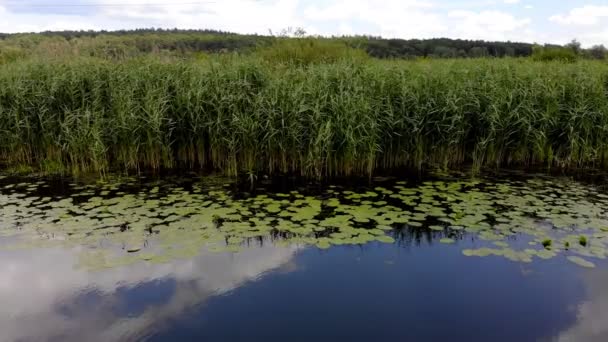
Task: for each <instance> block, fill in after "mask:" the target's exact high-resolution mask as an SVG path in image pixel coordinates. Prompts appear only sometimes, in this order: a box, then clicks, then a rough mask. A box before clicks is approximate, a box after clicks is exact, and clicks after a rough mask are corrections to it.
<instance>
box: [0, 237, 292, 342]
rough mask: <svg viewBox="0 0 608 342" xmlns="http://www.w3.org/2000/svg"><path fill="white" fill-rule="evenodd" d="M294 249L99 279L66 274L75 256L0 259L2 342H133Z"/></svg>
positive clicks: (284, 259)
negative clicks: (131, 341) (127, 341)
mask: <svg viewBox="0 0 608 342" xmlns="http://www.w3.org/2000/svg"><path fill="white" fill-rule="evenodd" d="M297 251H298V248H297V247H272V246H263V247H258V248H253V249H246V250H243V251H242V252H240V253H237V254H227V253H223V254H217V253H209V252H206V251H202V254H200V255H199V256H197V257H195V258H192V259H189V260H174V261H172V262H171V263H168V264H161V265H151V264H146V263H137V264H132V265H128V266H125V267H119V268H112V269H107V270H103V271H99V272H88V271H85V270H82V269H77V268H74V267H73V265H74V263H75V259H77V258H78V253H79V251H77V250H66V249H39V250H36V251H35V252H32V251H24V250H19V251H10V252H2V253H1V254H0V258H1V259H2V263H1V264H0V302H1V303H2V305H1V306H0V317H4V318H3V319H0V331H1V332H2V340H3V341H46V340H61V341H119V340H139V339H143V338H145V337H146V336H147V335H148V334H153V333H154V332H156V331H159V330H162V329H163V326H164V325H165V324H166V323H167V322H169V321H170V320H171V319H175V318H176V317H179V315H180V314H183V313H184V312H187V311H188V310H189V309H191V308H194V307H197V306H200V305H204V303H205V301H206V300H207V299H208V298H209V297H211V296H216V295H221V294H224V293H226V292H229V291H231V290H233V289H234V288H237V287H239V286H241V285H242V284H244V283H246V282H248V281H255V280H256V279H258V278H259V277H261V276H262V275H263V274H265V273H266V272H269V271H271V270H274V269H277V268H281V267H285V269H286V270H289V269H293V264H292V263H291V259H292V257H293V256H294V254H295V253H296V252H297Z"/></svg>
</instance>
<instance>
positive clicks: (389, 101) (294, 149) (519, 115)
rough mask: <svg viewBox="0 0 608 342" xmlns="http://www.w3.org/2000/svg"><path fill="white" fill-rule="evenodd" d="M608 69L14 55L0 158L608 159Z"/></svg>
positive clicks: (276, 163)
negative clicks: (19, 58)
mask: <svg viewBox="0 0 608 342" xmlns="http://www.w3.org/2000/svg"><path fill="white" fill-rule="evenodd" d="M607 79H608V66H607V65H606V64H604V63H600V62H592V61H580V62H577V63H560V62H554V63H538V62H532V61H528V60H520V59H500V60H498V59H494V60H490V59H475V60H423V61H418V62H410V61H378V60H369V61H368V62H366V63H352V62H350V61H345V60H342V59H340V60H338V61H336V62H334V63H312V64H309V65H308V66H307V67H306V68H301V67H296V66H295V65H291V64H290V65H280V66H278V65H277V63H276V62H265V61H264V60H263V59H260V58H257V57H246V56H235V55H233V54H229V55H226V56H210V57H209V59H208V60H207V61H204V62H195V61H192V60H178V59H176V60H171V61H170V62H169V63H168V62H167V61H166V60H164V59H158V58H144V59H129V60H127V61H124V62H119V61H104V60H100V59H90V58H88V59H73V60H70V61H60V60H53V59H51V60H44V61H43V60H37V59H34V60H25V61H19V62H15V63H12V64H10V65H5V66H0V159H1V161H2V162H4V163H6V164H8V165H18V164H26V165H34V166H38V165H42V163H43V161H44V163H46V164H45V165H62V166H65V169H67V170H71V172H80V171H83V170H96V171H103V170H107V169H115V168H119V169H131V170H133V169H135V170H136V169H143V168H147V169H159V168H162V167H176V166H180V167H189V168H193V167H194V168H198V167H205V168H215V169H218V170H222V171H224V172H225V173H227V174H236V173H248V174H252V175H253V174H256V173H259V172H266V173H277V172H292V173H296V174H301V175H307V176H314V177H323V176H333V175H354V174H359V175H369V174H371V173H372V172H374V171H375V170H377V169H386V168H400V167H414V168H422V167H425V166H433V167H435V166H439V167H441V168H449V167H457V166H461V165H463V164H465V163H472V164H473V165H474V166H475V168H481V167H485V166H501V165H546V166H555V167H583V166H593V167H605V166H606V165H608V116H607V115H606V113H608V98H607V97H606V96H605V94H606V85H607V83H606V80H607ZM52 161H53V162H56V164H51V162H52Z"/></svg>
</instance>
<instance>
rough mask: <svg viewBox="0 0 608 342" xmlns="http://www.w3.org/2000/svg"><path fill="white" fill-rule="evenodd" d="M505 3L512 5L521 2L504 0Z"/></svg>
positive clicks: (519, 0)
mask: <svg viewBox="0 0 608 342" xmlns="http://www.w3.org/2000/svg"><path fill="white" fill-rule="evenodd" d="M504 2H505V4H509V5H514V4H518V3H520V2H521V0H504Z"/></svg>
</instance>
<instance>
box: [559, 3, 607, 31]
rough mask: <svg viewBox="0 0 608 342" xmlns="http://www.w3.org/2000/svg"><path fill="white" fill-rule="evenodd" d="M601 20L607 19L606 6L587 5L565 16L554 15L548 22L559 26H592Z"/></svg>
mask: <svg viewBox="0 0 608 342" xmlns="http://www.w3.org/2000/svg"><path fill="white" fill-rule="evenodd" d="M602 18H608V6H594V5H588V6H583V7H577V8H574V9H572V10H570V12H568V13H567V14H556V15H554V16H551V17H550V18H549V20H550V21H553V22H556V23H558V24H561V25H581V26H593V25H597V24H599V23H600V21H601V19H602Z"/></svg>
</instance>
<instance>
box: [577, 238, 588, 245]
mask: <svg viewBox="0 0 608 342" xmlns="http://www.w3.org/2000/svg"><path fill="white" fill-rule="evenodd" d="M578 242H579V244H580V245H581V246H583V247H585V246H587V237H585V236H583V235H581V237H580V238H579V239H578Z"/></svg>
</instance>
